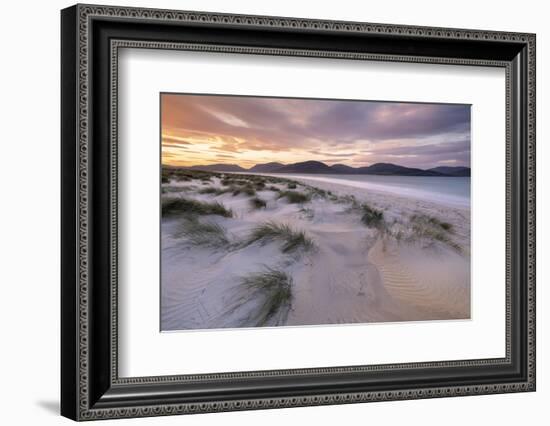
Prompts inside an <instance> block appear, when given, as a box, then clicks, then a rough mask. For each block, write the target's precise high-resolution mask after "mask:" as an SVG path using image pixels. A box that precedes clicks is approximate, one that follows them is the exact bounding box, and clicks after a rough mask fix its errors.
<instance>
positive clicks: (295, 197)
mask: <svg viewBox="0 0 550 426" xmlns="http://www.w3.org/2000/svg"><path fill="white" fill-rule="evenodd" d="M278 198H286V199H287V201H288V202H289V203H292V204H299V203H307V202H308V201H309V200H310V199H311V197H310V196H309V194H304V193H302V192H298V191H281V192H279V196H278Z"/></svg>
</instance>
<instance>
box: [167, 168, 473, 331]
mask: <svg viewBox="0 0 550 426" xmlns="http://www.w3.org/2000/svg"><path fill="white" fill-rule="evenodd" d="M211 175H212V176H211V177H210V178H209V179H206V178H204V176H203V179H202V180H201V179H198V178H195V176H192V178H191V179H186V180H183V181H179V180H177V179H171V180H170V181H169V182H168V183H166V184H164V185H163V188H164V189H163V202H169V201H170V200H174V199H179V200H193V201H196V202H197V203H199V204H197V205H196V206H195V205H193V206H192V207H193V208H194V209H195V210H196V211H195V212H194V213H193V214H192V215H191V214H190V213H185V214H184V213H182V212H180V213H179V214H176V213H178V212H176V213H175V214H171V215H168V214H167V215H163V219H162V232H161V236H162V256H161V265H162V271H161V329H162V330H186V329H212V328H234V327H256V326H282V325H283V326H298V325H322V324H349V323H368V322H387V321H392V322H394V321H416V320H441V319H462V318H469V315H470V267H469V262H470V259H469V227H470V224H469V209H466V208H452V207H449V206H445V205H438V204H437V203H433V202H428V201H425V200H418V199H412V198H406V197H398V196H396V195H394V194H385V193H382V192H376V191H372V190H371V189H366V188H358V187H356V186H346V185H345V183H342V182H337V183H335V182H321V181H312V180H308V179H302V178H300V179H298V178H297V179H295V180H294V183H292V182H290V181H287V180H285V179H284V178H282V177H277V178H262V177H238V175H231V176H230V178H228V177H227V176H228V175H227V174H225V175H218V174H215V173H214V174H211ZM224 176H225V177H224ZM228 179H229V180H232V181H235V180H242V182H241V183H237V184H236V185H237V186H231V185H234V184H233V183H231V184H229V183H225V184H224V182H225V180H228ZM270 179H273V180H270ZM264 180H265V182H264ZM243 182H244V183H243ZM247 182H248V183H247ZM258 182H261V184H259V183H258ZM252 184H254V185H256V186H255V189H254V191H252V190H250V191H248V192H247V191H246V188H249V187H250V185H252ZM238 185H241V186H238ZM289 187H293V189H292V190H291V191H290V192H299V193H301V194H305V195H307V200H305V201H304V200H302V201H301V202H293V201H292V200H291V199H290V198H288V197H286V196H284V195H282V194H286V192H285V191H288V189H289ZM208 188H210V189H208ZM235 188H237V189H238V188H240V190H239V191H237V190H235ZM243 191H244V192H243ZM252 193H253V195H252ZM351 196H353V197H351ZM253 198H258V199H260V200H262V202H263V203H264V204H259V206H260V207H258V206H256V207H254V204H253V203H252V202H251V200H252V199H253ZM200 203H205V204H204V205H205V206H213V205H214V204H213V203H219V205H220V206H222V207H221V208H223V209H226V210H227V211H228V212H230V213H231V214H230V216H228V215H223V214H212V212H211V211H209V210H208V209H207V210H205V211H203V212H202V211H200V209H201V208H202V207H201V205H200ZM365 205H368V206H369V209H371V210H372V211H375V212H377V211H379V212H380V215H381V216H382V217H383V219H382V220H380V221H379V222H377V223H366V222H365V220H364V219H362V215H364V212H365V210H364V209H365V207H364V206H365ZM197 206H198V207H197ZM208 208H211V207H208ZM197 212H199V213H197ZM190 215H191V216H190ZM367 222H368V221H367ZM266 223H273V224H275V227H276V229H279V228H280V232H281V234H280V235H278V234H277V235H276V236H273V235H270V236H269V238H268V237H266V238H263V239H261V238H260V239H251V236H252V235H253V234H254V232H255V230H257V229H258V227H262V226H264V225H265V224H266ZM277 227H279V228H277ZM284 227H287V228H284ZM285 229H286V231H285ZM199 231H200V232H201V233H203V234H204V233H206V234H204V235H202V234H200V235H199V234H198V232H199ZM192 232H194V233H192ZM208 232H210V233H211V234H208ZM277 232H279V231H277ZM285 232H286V234H285ZM300 233H302V234H303V237H300V235H301V234H300ZM205 235H206V238H202V237H204V236H205ZM197 236H199V237H201V238H197ZM285 239H286V240H285ZM288 239H291V240H292V242H291V243H289V241H288ZM285 247H290V249H289V250H288V251H285Z"/></svg>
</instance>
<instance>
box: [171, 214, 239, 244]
mask: <svg viewBox="0 0 550 426" xmlns="http://www.w3.org/2000/svg"><path fill="white" fill-rule="evenodd" d="M177 236H178V237H180V236H183V237H185V239H186V240H187V241H188V242H189V243H191V244H193V245H196V246H204V247H210V248H215V249H218V248H222V247H226V246H227V245H229V239H228V238H227V234H226V231H225V228H224V227H223V226H221V225H219V224H217V223H213V222H207V223H202V222H199V220H198V219H197V218H196V217H190V218H187V219H185V220H184V221H183V222H182V224H181V228H180V230H179V232H178V233H177Z"/></svg>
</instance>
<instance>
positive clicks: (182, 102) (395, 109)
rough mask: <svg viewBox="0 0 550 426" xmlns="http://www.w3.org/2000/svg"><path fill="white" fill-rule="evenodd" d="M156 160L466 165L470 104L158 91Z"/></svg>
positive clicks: (246, 163)
mask: <svg viewBox="0 0 550 426" xmlns="http://www.w3.org/2000/svg"><path fill="white" fill-rule="evenodd" d="M161 120H162V124H161V125H162V128H161V135H162V162H163V164H168V165H178V166H193V165H199V164H200V165H205V164H214V163H230V164H238V165H240V166H242V167H245V168H248V167H251V166H253V165H255V164H258V163H268V162H272V161H277V162H280V163H285V164H288V163H296V162H299V161H307V160H316V161H322V162H324V163H326V164H329V165H332V164H337V163H341V164H346V165H349V166H353V167H359V166H368V165H370V164H374V163H379V162H385V163H395V164H400V165H403V166H408V167H419V168H431V167H436V166H467V167H469V166H470V106H469V105H447V104H418V103H395V102H368V101H340V100H318V99H292V98H259V97H240V96H217V95H215V96H214V95H185V94H162V95H161Z"/></svg>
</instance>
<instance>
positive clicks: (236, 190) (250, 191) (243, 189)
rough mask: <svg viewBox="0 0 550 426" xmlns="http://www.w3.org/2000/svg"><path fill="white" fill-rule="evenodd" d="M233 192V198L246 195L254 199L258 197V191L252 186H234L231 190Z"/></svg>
mask: <svg viewBox="0 0 550 426" xmlns="http://www.w3.org/2000/svg"><path fill="white" fill-rule="evenodd" d="M231 189H232V190H233V196H234V197H235V196H237V195H239V194H245V195H248V196H249V197H253V196H255V195H256V190H255V189H254V188H253V187H252V185H249V184H247V185H244V186H233V187H232V188H231Z"/></svg>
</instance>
